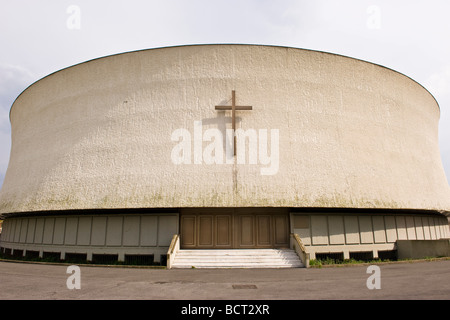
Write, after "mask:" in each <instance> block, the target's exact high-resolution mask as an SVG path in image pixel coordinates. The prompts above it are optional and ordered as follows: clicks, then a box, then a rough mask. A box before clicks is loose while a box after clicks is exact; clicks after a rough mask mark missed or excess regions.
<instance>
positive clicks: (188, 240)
mask: <svg viewBox="0 0 450 320" xmlns="http://www.w3.org/2000/svg"><path fill="white" fill-rule="evenodd" d="M180 220H181V221H180V222H181V223H180V234H182V235H183V236H182V237H181V243H180V245H181V246H182V247H184V248H189V247H195V246H196V245H197V241H196V240H197V239H196V238H197V232H196V226H197V216H194V215H182V216H181V219H180Z"/></svg>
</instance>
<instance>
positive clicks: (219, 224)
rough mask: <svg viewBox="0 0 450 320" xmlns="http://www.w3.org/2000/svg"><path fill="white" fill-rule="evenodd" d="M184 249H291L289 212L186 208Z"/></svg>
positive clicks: (182, 224) (182, 227)
mask: <svg viewBox="0 0 450 320" xmlns="http://www.w3.org/2000/svg"><path fill="white" fill-rule="evenodd" d="M180 233H181V239H180V240H181V248H186V249H187V248H199V249H200V248H203V249H208V248H209V249H213V248H214V249H218V248H223V249H233V248H236V249H237V248H241V249H250V248H287V247H289V213H288V211H287V210H280V209H266V208H259V209H213V208H212V209H185V210H182V211H181V215H180Z"/></svg>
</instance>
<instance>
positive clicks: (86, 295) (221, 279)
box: [0, 260, 450, 300]
mask: <svg viewBox="0 0 450 320" xmlns="http://www.w3.org/2000/svg"><path fill="white" fill-rule="evenodd" d="M379 266H380V280H381V282H380V285H381V289H373V290H369V289H368V288H367V285H366V282H367V279H368V278H369V277H370V276H371V275H372V274H371V273H370V274H369V273H367V267H368V266H354V267H342V268H323V269H303V268H300V269H258V270H255V269H228V270H227V269H215V270H214V269H212V270H204V269H201V270H200V269H189V270H182V269H172V270H155V269H123V268H103V267H83V266H81V267H80V268H81V269H80V270H81V289H80V290H76V289H74V290H69V289H68V288H67V286H66V281H67V279H68V277H69V276H70V274H67V273H66V271H67V266H54V265H38V264H18V263H10V262H0V270H1V272H0V300H8V299H37V300H42V299H74V300H78V299H84V300H91V299H92V300H100V299H138V300H141V299H162V300H166V299H177V300H180V299H181V300H211V299H214V300H216V299H217V300H223V299H231V300H248V299H256V300H303V299H338V300H344V299H351V300H353V299H358V300H361V299H362V300H365V299H388V300H390V299H407V300H409V299H430V300H437V299H442V300H448V299H449V298H450V282H449V281H447V280H448V279H449V278H450V260H447V261H432V262H419V263H401V264H381V265H379ZM233 285H255V286H256V289H252V290H250V289H248V290H243V289H241V290H237V289H233Z"/></svg>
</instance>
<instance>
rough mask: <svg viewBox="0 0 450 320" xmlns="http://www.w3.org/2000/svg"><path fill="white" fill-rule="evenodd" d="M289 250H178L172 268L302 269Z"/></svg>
mask: <svg viewBox="0 0 450 320" xmlns="http://www.w3.org/2000/svg"><path fill="white" fill-rule="evenodd" d="M302 267H304V265H303V263H302V262H301V261H300V259H299V257H298V256H297V254H296V253H295V251H294V250H290V249H234V250H223V249H220V250H179V251H178V252H177V253H176V256H175V258H174V261H173V263H172V268H302Z"/></svg>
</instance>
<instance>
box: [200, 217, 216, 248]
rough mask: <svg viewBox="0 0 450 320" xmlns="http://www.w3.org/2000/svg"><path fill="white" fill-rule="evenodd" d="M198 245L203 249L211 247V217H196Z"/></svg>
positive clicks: (212, 232) (212, 231)
mask: <svg viewBox="0 0 450 320" xmlns="http://www.w3.org/2000/svg"><path fill="white" fill-rule="evenodd" d="M198 220H199V223H198V245H199V246H200V247H203V248H207V247H213V245H214V243H213V234H214V230H213V216H209V215H208V216H205V215H202V216H199V217H198Z"/></svg>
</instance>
